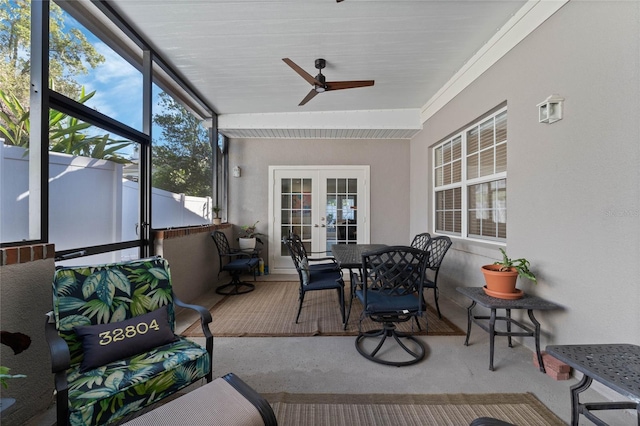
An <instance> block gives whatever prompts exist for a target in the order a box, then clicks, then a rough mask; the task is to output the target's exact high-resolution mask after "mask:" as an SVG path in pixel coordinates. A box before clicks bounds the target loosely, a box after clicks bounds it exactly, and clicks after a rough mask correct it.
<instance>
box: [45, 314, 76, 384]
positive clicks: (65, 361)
mask: <svg viewBox="0 0 640 426" xmlns="http://www.w3.org/2000/svg"><path fill="white" fill-rule="evenodd" d="M46 317H47V320H46V322H45V324H44V336H45V339H46V340H47V343H48V344H49V353H50V354H51V372H52V373H58V372H61V371H66V370H67V369H69V367H71V353H70V352H69V346H68V345H67V342H66V341H65V340H64V339H63V338H62V337H60V335H59V334H58V330H57V329H56V324H55V321H54V319H53V312H48V313H47V314H46Z"/></svg>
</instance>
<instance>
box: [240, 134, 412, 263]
mask: <svg viewBox="0 0 640 426" xmlns="http://www.w3.org/2000/svg"><path fill="white" fill-rule="evenodd" d="M362 164H365V165H369V166H370V174H371V182H370V187H371V211H370V224H371V242H378V241H384V242H387V243H390V244H392V243H393V244H408V243H409V242H410V241H411V240H410V235H409V210H408V208H407V207H408V206H409V168H408V164H409V141H406V140H336V139H324V140H318V139H302V140H295V139H232V140H231V141H230V143H229V167H230V168H233V167H234V166H239V167H240V168H241V169H242V177H240V178H233V177H231V178H230V182H229V200H230V204H229V222H231V223H234V224H238V225H243V224H249V223H253V222H255V221H256V220H259V221H260V223H259V224H258V230H259V231H260V232H263V233H265V234H266V233H267V228H268V227H267V220H268V216H269V214H268V213H269V212H268V204H269V199H268V198H269V197H268V194H269V186H268V185H269V183H268V179H267V177H268V171H269V169H268V168H269V166H270V165H277V166H285V165H316V166H319V165H362ZM261 257H263V258H265V259H267V258H268V252H267V250H266V247H265V249H264V250H263V251H262V253H261Z"/></svg>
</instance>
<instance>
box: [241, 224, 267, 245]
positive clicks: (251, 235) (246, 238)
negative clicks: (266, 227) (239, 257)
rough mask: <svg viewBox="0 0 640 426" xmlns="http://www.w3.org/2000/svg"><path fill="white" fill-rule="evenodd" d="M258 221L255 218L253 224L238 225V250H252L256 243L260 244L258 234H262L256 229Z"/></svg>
mask: <svg viewBox="0 0 640 426" xmlns="http://www.w3.org/2000/svg"><path fill="white" fill-rule="evenodd" d="M258 222H259V220H256V222H255V223H254V224H253V225H243V226H241V227H240V236H239V237H238V244H239V245H240V250H245V251H253V250H254V249H255V248H256V243H260V244H262V240H261V239H260V236H262V235H264V234H262V233H260V232H257V231H256V225H258Z"/></svg>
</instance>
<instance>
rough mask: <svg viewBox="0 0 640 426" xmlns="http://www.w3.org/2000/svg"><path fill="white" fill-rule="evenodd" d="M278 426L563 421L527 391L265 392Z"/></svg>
mask: <svg viewBox="0 0 640 426" xmlns="http://www.w3.org/2000/svg"><path fill="white" fill-rule="evenodd" d="M263 396H264V397H265V398H266V399H267V401H269V403H270V404H271V406H272V407H273V410H274V412H275V414H276V418H277V419H278V425H279V426H300V425H308V426H397V425H416V426H417V425H420V426H424V425H433V426H445V425H452V426H460V425H468V424H469V423H471V421H472V420H474V419H476V418H478V417H493V418H497V419H500V420H504V421H507V422H509V423H512V424H516V425H518V426H543V425H564V424H565V423H564V422H563V421H562V420H561V419H560V418H559V417H557V416H556V415H555V414H554V413H553V412H552V411H551V410H549V409H548V408H547V407H546V406H545V405H544V404H543V403H542V402H540V401H539V400H538V399H537V398H536V397H535V396H534V395H533V394H531V393H499V394H439V395H394V394H368V395H362V394H289V393H277V394H263Z"/></svg>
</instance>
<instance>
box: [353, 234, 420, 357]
mask: <svg viewBox="0 0 640 426" xmlns="http://www.w3.org/2000/svg"><path fill="white" fill-rule="evenodd" d="M426 264H427V253H426V252H425V251H424V250H420V249H417V248H413V247H408V246H390V247H384V248H382V249H379V250H375V251H370V252H367V253H365V254H363V255H362V281H360V277H359V276H358V274H355V273H354V274H352V275H351V280H352V285H353V282H356V283H358V288H357V289H356V291H355V294H356V297H357V298H358V299H359V300H360V302H361V303H362V306H363V310H362V314H361V315H360V323H359V325H358V337H357V338H356V349H357V350H358V352H359V353H360V354H361V355H362V356H364V357H365V358H367V359H369V360H371V361H373V362H377V363H379V364H386V365H395V366H398V367H400V366H405V365H411V364H415V363H417V362H419V361H420V360H421V359H423V358H424V354H425V348H424V344H423V343H422V342H421V341H420V340H418V339H416V338H415V337H414V336H413V332H400V331H398V330H397V328H396V324H397V323H401V322H407V321H411V319H412V318H417V317H421V316H422V313H423V312H424V310H425V309H426V304H425V303H424V299H423V295H422V291H423V281H424V277H425V274H424V269H425V267H426ZM367 317H368V318H370V319H371V320H373V321H375V322H378V323H381V324H382V328H381V329H376V330H370V331H362V321H363V320H364V319H365V318H367ZM387 338H393V340H394V341H395V342H397V343H398V345H399V346H400V348H401V349H402V350H404V351H405V352H406V353H408V354H409V355H410V358H409V359H408V360H405V359H403V360H393V359H388V358H386V357H384V353H385V352H386V350H383V351H382V352H380V350H381V349H382V347H383V345H384V343H385V342H386V341H387ZM376 339H377V344H375V343H369V344H368V347H371V346H373V345H375V347H374V348H373V349H372V350H371V349H367V348H365V346H367V343H368V342H372V341H374V342H375V340H376ZM387 349H388V348H387Z"/></svg>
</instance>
